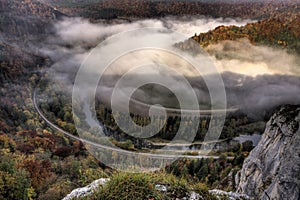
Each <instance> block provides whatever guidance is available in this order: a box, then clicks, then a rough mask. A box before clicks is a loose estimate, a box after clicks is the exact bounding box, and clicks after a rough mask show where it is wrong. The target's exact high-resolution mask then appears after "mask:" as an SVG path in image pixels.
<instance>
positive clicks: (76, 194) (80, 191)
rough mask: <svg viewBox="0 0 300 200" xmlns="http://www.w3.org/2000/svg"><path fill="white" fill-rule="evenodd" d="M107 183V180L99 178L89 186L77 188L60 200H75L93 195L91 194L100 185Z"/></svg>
mask: <svg viewBox="0 0 300 200" xmlns="http://www.w3.org/2000/svg"><path fill="white" fill-rule="evenodd" d="M107 181H109V179H108V178H100V179H98V180H96V181H94V182H92V183H91V184H89V185H88V186H86V187H82V188H77V189H75V190H73V191H72V192H71V193H70V194H68V195H67V196H66V197H65V198H63V199H62V200H72V199H77V198H80V197H87V196H90V195H92V194H93V192H94V191H95V190H96V189H97V188H98V187H99V186H101V185H104V184H105V183H106V182H107Z"/></svg>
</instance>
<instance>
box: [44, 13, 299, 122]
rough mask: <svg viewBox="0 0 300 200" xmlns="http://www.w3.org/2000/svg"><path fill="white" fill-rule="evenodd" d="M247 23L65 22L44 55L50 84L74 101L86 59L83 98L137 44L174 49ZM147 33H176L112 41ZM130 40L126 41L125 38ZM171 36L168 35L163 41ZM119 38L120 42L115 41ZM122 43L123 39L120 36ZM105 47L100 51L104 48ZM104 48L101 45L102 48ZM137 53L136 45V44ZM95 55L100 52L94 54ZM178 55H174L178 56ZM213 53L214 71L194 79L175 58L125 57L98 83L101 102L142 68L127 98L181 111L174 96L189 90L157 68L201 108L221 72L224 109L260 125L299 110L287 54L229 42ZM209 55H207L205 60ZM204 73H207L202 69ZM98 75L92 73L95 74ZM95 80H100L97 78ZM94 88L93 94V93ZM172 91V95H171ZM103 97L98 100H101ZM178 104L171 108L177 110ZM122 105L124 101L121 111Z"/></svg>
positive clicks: (295, 74)
mask: <svg viewBox="0 0 300 200" xmlns="http://www.w3.org/2000/svg"><path fill="white" fill-rule="evenodd" d="M248 22H251V21H250V20H235V19H222V18H219V19H213V18H205V17H203V18H191V17H183V18H175V17H166V18H162V19H152V20H150V19H147V20H138V21H134V22H131V23H129V22H126V21H120V20H117V21H110V22H107V21H102V22H99V23H90V22H89V21H88V20H85V19H81V18H65V19H63V20H61V21H59V22H57V23H56V24H54V32H55V34H54V35H50V36H49V37H48V40H47V41H46V44H45V45H43V47H42V50H41V53H43V54H44V55H47V56H50V58H51V59H52V61H53V62H54V64H53V65H52V66H51V68H50V70H49V77H50V78H51V79H53V81H54V82H57V81H61V82H64V84H65V85H66V86H67V87H68V89H67V90H68V92H69V95H72V94H71V93H72V87H73V84H74V81H75V78H76V75H77V72H78V70H79V68H80V66H81V64H82V63H83V61H85V59H87V57H89V58H88V60H89V62H92V63H91V65H93V66H95V68H93V67H90V68H89V70H90V71H89V72H88V73H87V75H90V76H89V77H87V84H86V88H85V91H83V95H86V94H87V93H88V91H89V89H88V88H89V87H90V86H89V84H88V82H89V79H92V78H91V77H93V76H95V74H96V73H95V72H96V71H97V70H99V68H104V67H105V66H102V64H103V63H104V61H103V60H104V59H105V58H106V57H108V56H109V55H110V54H112V53H113V52H116V51H118V48H122V47H123V46H129V47H130V46H131V45H132V43H133V42H134V43H138V42H139V41H144V40H149V41H150V43H151V42H153V43H154V44H155V43H166V44H165V45H166V46H169V47H171V46H172V45H173V44H175V43H177V42H181V41H183V40H186V39H187V38H189V37H191V36H193V35H194V34H195V33H197V34H199V33H200V32H206V31H208V30H211V29H214V28H216V27H217V26H220V25H236V26H243V25H245V24H246V23H248ZM147 27H153V28H157V29H164V30H171V32H170V36H169V37H170V38H171V39H170V38H169V39H168V41H167V40H161V41H155V37H154V36H153V35H151V34H150V33H147V32H146V31H145V32H144V33H143V34H140V35H132V36H129V37H128V38H122V40H120V41H118V40H116V41H115V40H114V37H113V38H111V37H112V36H113V35H115V34H117V35H118V34H121V33H122V32H124V31H125V32H128V31H130V30H143V29H144V28H147ZM174 32H175V33H178V34H179V35H181V36H182V37H179V38H178V37H174V39H173V38H172V37H173V35H172V34H171V33H174ZM128 35H130V34H127V35H126V36H128ZM166 35H167V34H164V36H166ZM115 38H117V39H118V37H115ZM119 38H121V37H119ZM170 41H172V43H170ZM99 44H100V45H99ZM98 45H99V46H98ZM133 46H134V45H133ZM95 49H96V50H95ZM97 49H101V51H100V50H99V52H101V55H100V56H99V55H98V56H95V57H93V55H97V54H95V53H94V54H93V53H92V52H93V51H97ZM174 51H176V50H175V49H174ZM204 51H205V52H208V53H209V56H210V62H211V63H213V64H214V67H216V71H214V70H212V71H210V69H209V68H207V71H205V70H203V71H201V74H199V73H197V71H196V70H195V68H194V67H193V66H192V65H190V64H189V63H187V62H185V61H183V60H180V59H176V58H174V57H172V56H170V55H169V54H168V53H166V52H161V51H157V50H153V51H152V52H150V53H149V52H145V51H140V52H128V53H127V54H126V55H122V56H120V57H118V58H116V60H114V62H112V63H111V65H110V66H109V68H107V69H105V73H104V76H103V77H102V79H101V80H100V82H99V86H98V88H97V95H98V98H99V99H100V100H101V101H104V102H106V103H108V104H109V103H110V101H111V96H112V93H113V90H114V88H115V85H116V84H117V82H118V81H119V80H120V78H121V77H122V76H123V75H124V74H125V73H127V72H128V71H131V70H133V69H134V68H135V67H137V66H136V65H138V64H139V63H141V62H144V63H147V64H148V65H149V66H151V67H149V68H147V70H146V71H142V70H140V71H139V73H137V74H134V73H131V74H130V76H131V78H129V79H128V81H127V82H126V84H124V85H123V86H122V87H123V91H124V92H125V93H126V91H131V90H133V89H134V90H135V93H134V99H136V100H138V101H140V102H143V103H146V104H161V105H163V106H165V107H170V108H174V107H175V108H178V107H179V105H178V104H177V103H176V102H177V101H176V100H175V99H174V98H176V97H175V95H174V91H175V93H176V92H179V93H182V94H183V95H189V92H190V90H189V89H188V88H189V86H186V85H184V84H183V83H182V82H180V81H178V78H176V75H174V74H172V73H171V72H170V70H169V71H168V70H167V71H164V72H163V71H162V70H161V69H162V68H160V67H159V64H160V63H167V65H168V67H170V68H171V70H175V71H176V72H178V73H180V74H182V75H183V76H184V77H185V78H186V79H187V80H188V81H189V83H190V85H191V87H192V88H193V90H194V92H195V94H196V95H197V98H198V101H199V105H200V109H209V108H210V106H209V105H211V103H217V102H211V95H210V93H209V90H208V87H207V81H205V80H206V79H209V80H211V81H210V82H213V81H212V80H214V76H215V75H216V72H217V73H218V74H219V75H220V76H221V77H222V79H223V83H224V88H225V90H226V100H227V108H237V109H239V110H241V111H242V112H246V113H247V114H249V115H250V116H253V117H259V118H262V117H263V115H264V114H265V113H266V112H269V111H270V110H271V109H273V108H275V107H277V106H279V105H283V104H297V103H299V102H300V96H299V95H296V94H299V93H300V81H299V79H300V78H299V75H300V70H299V63H300V62H299V57H297V56H296V55H292V54H289V53H287V52H286V51H285V50H283V49H274V48H271V47H267V46H254V45H252V44H251V43H250V42H249V41H248V40H246V39H242V40H238V41H224V42H221V43H219V44H216V45H211V46H209V47H206V48H205V49H204ZM205 52H203V54H202V53H200V54H199V53H198V54H196V53H192V54H190V56H192V57H193V58H194V59H196V60H201V59H202V57H203V55H206V53H205ZM206 56H207V55H206ZM203 69H205V68H203ZM93 70H95V71H93ZM158 74H159V75H160V76H159V77H166V78H167V81H166V83H167V86H166V87H167V88H168V89H170V90H165V89H161V90H160V89H159V88H160V87H159V86H153V87H151V88H152V89H151V90H149V87H148V89H147V87H141V88H134V87H135V84H136V82H139V81H141V80H156V79H157V78H158V77H157V75H158ZM95 78H96V79H97V77H95ZM91 88H92V87H91ZM171 91H173V92H171ZM100 96H101V97H100ZM173 102H174V104H173ZM121 103H122V102H121V101H120V104H121Z"/></svg>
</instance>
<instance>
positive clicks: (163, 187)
mask: <svg viewBox="0 0 300 200" xmlns="http://www.w3.org/2000/svg"><path fill="white" fill-rule="evenodd" d="M155 189H156V190H158V191H160V192H167V191H168V189H167V187H166V186H165V185H159V184H158V185H155Z"/></svg>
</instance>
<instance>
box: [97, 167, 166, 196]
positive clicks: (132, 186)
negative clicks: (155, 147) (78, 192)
mask: <svg viewBox="0 0 300 200" xmlns="http://www.w3.org/2000/svg"><path fill="white" fill-rule="evenodd" d="M151 198H154V199H161V197H160V196H159V192H158V191H157V190H155V183H154V182H153V179H151V176H150V175H148V174H129V173H117V174H115V175H113V176H112V178H111V180H110V181H109V182H108V183H107V184H106V185H105V186H104V187H103V188H101V189H99V191H98V192H96V193H95V195H94V197H92V199H101V200H102V199H103V200H106V199H107V200H114V199H115V200H119V199H124V200H126V199H128V200H129V199H135V200H144V199H151Z"/></svg>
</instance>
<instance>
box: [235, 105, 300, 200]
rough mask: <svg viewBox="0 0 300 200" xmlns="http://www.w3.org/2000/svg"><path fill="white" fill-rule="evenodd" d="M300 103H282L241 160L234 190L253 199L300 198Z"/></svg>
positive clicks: (292, 199) (291, 199)
mask: <svg viewBox="0 0 300 200" xmlns="http://www.w3.org/2000/svg"><path fill="white" fill-rule="evenodd" d="M299 111H300V106H284V107H282V108H281V109H280V110H279V111H278V112H276V113H275V114H274V115H273V116H272V117H271V119H270V121H269V122H268V123H267V127H266V130H265V133H264V134H263V137H262V139H261V141H260V143H259V144H258V145H257V147H256V148H255V149H254V150H252V151H251V153H250V155H249V157H248V158H247V159H246V160H245V161H244V164H243V168H242V170H241V173H240V183H239V186H238V190H237V192H239V193H245V194H247V195H249V196H252V197H255V198H256V199H263V200H264V199H266V200H269V199H289V200H294V199H295V200H297V199H300V195H299V194H300V191H299V188H300V131H299V120H300V114H299Z"/></svg>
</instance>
